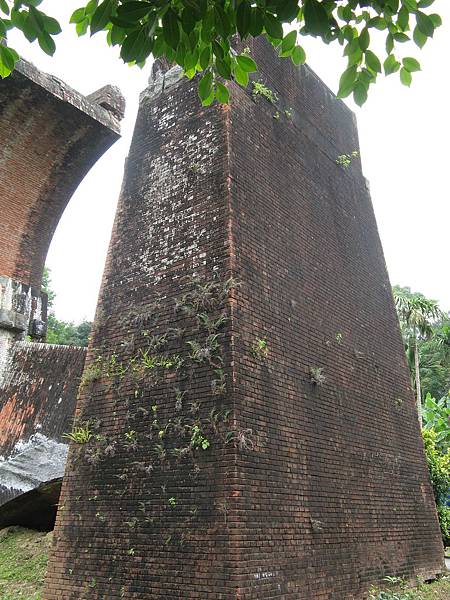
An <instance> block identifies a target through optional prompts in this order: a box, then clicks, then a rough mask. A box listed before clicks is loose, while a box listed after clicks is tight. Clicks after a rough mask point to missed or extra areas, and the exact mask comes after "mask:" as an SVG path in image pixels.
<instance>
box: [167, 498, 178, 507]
mask: <svg viewBox="0 0 450 600" xmlns="http://www.w3.org/2000/svg"><path fill="white" fill-rule="evenodd" d="M168 503H169V506H170V507H171V508H175V507H176V505H177V499H176V498H174V497H173V496H171V497H170V498H169V500H168Z"/></svg>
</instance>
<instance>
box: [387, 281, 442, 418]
mask: <svg viewBox="0 0 450 600" xmlns="http://www.w3.org/2000/svg"><path fill="white" fill-rule="evenodd" d="M392 291H393V294H394V301H395V306H396V308H397V314H398V317H399V320H400V328H401V330H402V334H403V339H404V340H405V344H406V351H407V355H408V359H409V361H410V364H411V363H412V362H413V361H414V372H415V387H416V399H417V412H418V416H419V421H420V423H422V393H421V388H420V368H419V367H420V361H419V350H418V346H417V341H418V340H419V339H420V338H422V339H423V338H429V337H430V336H431V334H432V333H433V328H432V326H433V322H434V321H435V320H436V319H438V318H440V317H442V311H441V309H440V308H439V306H438V303H437V302H436V300H429V299H428V298H425V296H423V295H422V294H418V293H416V294H414V293H412V292H411V290H410V289H409V288H401V287H399V286H394V288H393V290H392Z"/></svg>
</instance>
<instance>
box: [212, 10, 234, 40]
mask: <svg viewBox="0 0 450 600" xmlns="http://www.w3.org/2000/svg"><path fill="white" fill-rule="evenodd" d="M214 16H215V19H214V23H215V27H216V31H217V32H218V33H219V35H220V36H221V37H222V39H224V40H225V39H227V38H228V36H229V35H230V31H231V23H230V21H229V19H228V15H227V13H226V12H225V11H224V10H223V8H222V7H221V6H220V5H216V7H215V9H214Z"/></svg>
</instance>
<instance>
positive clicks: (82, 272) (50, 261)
mask: <svg viewBox="0 0 450 600" xmlns="http://www.w3.org/2000/svg"><path fill="white" fill-rule="evenodd" d="M81 4H83V2H81V1H80V0H77V1H75V2H68V1H67V0H66V1H65V2H61V0H44V3H43V5H42V6H43V9H44V10H46V11H47V12H48V13H49V14H52V15H54V16H57V17H58V18H60V21H61V24H62V26H63V33H62V34H61V35H60V36H58V38H57V52H56V54H55V56H54V57H53V58H49V57H47V56H45V55H44V54H43V53H42V52H41V51H40V49H39V47H38V46H37V44H36V43H34V44H32V45H30V44H29V43H28V42H27V41H26V40H24V39H23V38H21V37H20V36H18V35H14V36H11V38H10V43H11V45H12V46H13V47H15V48H16V49H17V50H18V51H19V52H20V53H21V54H22V56H23V57H24V58H26V59H28V60H31V61H32V62H33V63H34V64H35V65H36V66H38V67H39V68H40V69H42V70H44V71H47V72H49V73H53V74H54V75H56V76H57V77H60V78H61V79H63V80H64V81H65V82H66V83H68V84H69V85H71V86H72V87H74V88H75V89H76V90H78V91H79V92H81V93H83V94H88V93H91V92H93V91H94V90H96V89H98V88H100V87H102V86H103V85H105V84H107V83H112V84H115V85H118V86H119V87H120V88H121V90H122V93H123V94H124V96H125V97H126V101H127V111H126V116H125V120H124V121H123V122H122V133H123V135H122V139H121V140H120V141H119V142H117V143H116V144H115V145H114V146H113V148H111V149H110V150H109V151H108V152H107V153H106V154H105V155H104V156H103V158H101V159H100V160H99V161H98V163H97V164H96V165H95V166H94V168H93V169H92V170H91V171H90V173H89V174H88V175H87V176H86V178H85V179H84V181H83V182H82V183H81V185H80V186H79V188H78V190H77V191H76V193H75V194H74V196H73V198H72V200H71V202H70V204H69V206H68V208H67V209H66V211H65V213H64V215H63V217H62V219H61V221H60V224H59V226H58V229H57V231H56V234H55V236H54V238H53V242H52V245H51V248H50V251H49V254H48V257H47V265H48V267H49V268H50V269H51V277H52V284H53V288H54V290H55V292H56V302H55V309H56V315H57V317H58V318H60V319H64V320H72V321H75V322H78V321H80V320H82V319H85V318H87V319H92V318H93V315H94V311H95V305H96V301H97V295H98V289H99V285H100V279H101V275H102V271H103V265H104V261H105V257H106V251H107V247H108V242H109V237H110V233H111V227H112V222H113V218H114V212H115V208H116V204H117V198H118V195H119V190H120V185H121V181H122V176H123V163H124V159H125V157H126V155H127V151H128V147H129V144H130V139H131V134H132V131H133V127H134V120H135V116H136V110H137V99H138V94H139V92H140V91H141V90H142V89H143V88H144V87H145V86H146V82H147V78H148V73H149V70H150V67H149V66H147V67H146V68H145V69H144V70H143V71H141V70H140V69H138V68H137V67H133V68H130V67H128V66H126V65H124V64H123V63H122V62H121V61H120V60H118V58H117V52H116V51H115V50H114V49H110V48H108V47H107V46H106V43H105V41H104V39H102V36H103V34H102V33H100V34H97V35H96V36H94V37H93V38H89V37H87V36H86V37H84V38H77V36H76V34H75V30H74V28H73V26H72V25H71V26H68V25H67V23H68V20H69V16H70V13H71V12H72V11H73V10H74V9H75V8H77V7H78V6H80V5H81ZM434 11H435V12H438V13H439V14H440V15H441V16H442V17H443V18H444V25H443V26H442V27H441V28H439V29H438V30H437V31H436V34H435V37H434V39H433V40H431V41H430V42H428V43H427V45H426V46H425V48H424V50H423V51H419V50H418V49H417V48H416V47H415V46H413V45H411V46H409V47H408V48H407V49H406V48H405V53H404V55H406V56H411V55H413V56H417V57H418V58H419V59H420V61H421V64H422V72H421V73H417V74H415V75H414V80H413V84H412V87H411V88H410V89H408V88H405V87H403V86H402V85H401V84H400V82H399V79H398V75H391V76H390V77H389V78H384V77H380V79H379V82H378V83H377V84H376V85H375V87H374V88H373V89H372V90H371V93H370V96H369V100H368V102H367V103H366V104H365V105H364V107H363V108H362V109H360V108H358V107H356V106H355V105H354V104H353V102H352V101H351V100H346V102H348V105H349V106H350V107H351V108H352V110H354V111H355V113H356V115H357V119H358V126H359V137H360V145H361V157H362V163H363V171H364V174H365V176H366V177H367V178H368V179H369V181H370V187H371V193H372V201H373V204H374V208H375V213H376V216H377V220H378V228H379V231H380V235H381V240H382V243H383V247H384V253H385V257H386V262H387V266H388V270H389V275H390V279H391V283H392V284H395V283H398V284H400V285H403V286H410V287H411V288H412V289H413V290H414V291H421V292H422V293H424V294H425V295H427V296H429V297H431V298H434V299H436V300H439V302H440V303H441V306H442V307H443V308H445V309H447V310H448V309H450V276H449V269H448V265H449V260H448V259H449V252H448V247H449V231H450V208H449V206H450V203H449V196H450V192H449V184H448V172H447V170H450V160H449V151H448V145H449V139H450V125H449V123H450V118H449V112H450V84H449V66H448V60H449V56H450V52H449V50H450V3H449V2H448V0H436V2H435V4H434ZM305 47H306V49H307V54H308V63H309V65H310V66H311V67H312V68H313V69H314V70H315V71H316V72H317V74H318V75H319V76H320V77H321V78H322V79H323V80H324V81H325V83H327V85H328V86H329V87H330V88H331V89H332V90H333V91H336V90H337V85H338V76H339V73H340V72H342V70H343V68H345V61H344V60H343V59H342V58H340V57H339V54H340V51H341V50H340V47H338V46H337V45H336V46H328V47H326V46H324V45H323V44H321V43H318V42H315V41H312V43H311V42H309V41H308V43H307V44H305ZM348 150H349V151H351V150H353V149H352V148H349V149H348Z"/></svg>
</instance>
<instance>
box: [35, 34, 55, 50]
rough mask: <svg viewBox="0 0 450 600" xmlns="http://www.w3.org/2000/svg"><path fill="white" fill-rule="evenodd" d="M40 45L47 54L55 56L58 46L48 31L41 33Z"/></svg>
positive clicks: (39, 37)
mask: <svg viewBox="0 0 450 600" xmlns="http://www.w3.org/2000/svg"><path fill="white" fill-rule="evenodd" d="M38 43H39V46H40V47H41V49H42V50H43V51H44V52H45V53H46V54H48V55H49V56H53V54H54V53H55V50H56V45H55V42H54V41H53V39H52V37H51V36H50V35H49V34H48V33H47V32H46V31H41V33H40V34H39V35H38Z"/></svg>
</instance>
